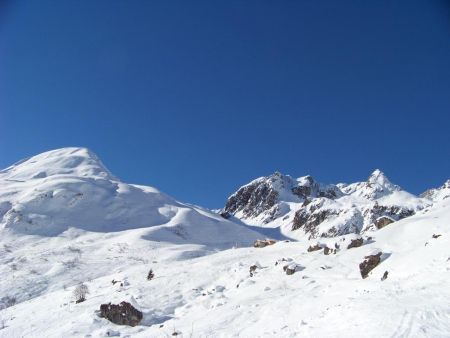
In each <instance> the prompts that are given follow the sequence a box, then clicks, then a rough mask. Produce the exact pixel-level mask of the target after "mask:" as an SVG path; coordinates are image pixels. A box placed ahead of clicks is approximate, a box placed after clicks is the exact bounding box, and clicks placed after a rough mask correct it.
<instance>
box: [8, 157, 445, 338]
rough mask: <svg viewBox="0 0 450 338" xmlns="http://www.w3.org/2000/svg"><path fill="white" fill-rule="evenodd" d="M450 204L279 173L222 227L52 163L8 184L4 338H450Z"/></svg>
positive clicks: (434, 197)
mask: <svg viewBox="0 0 450 338" xmlns="http://www.w3.org/2000/svg"><path fill="white" fill-rule="evenodd" d="M449 191H450V189H449V182H448V181H447V182H446V183H445V184H444V185H443V186H442V187H440V188H437V189H432V190H429V191H427V192H426V193H424V194H423V195H422V196H421V197H417V196H414V195H412V194H409V193H407V192H406V191H404V190H402V189H401V188H400V187H398V186H396V185H394V184H392V183H391V182H390V181H389V180H388V179H387V178H386V176H385V175H384V174H383V173H382V172H380V171H378V170H377V171H375V172H374V173H373V174H372V175H370V177H369V178H368V180H367V181H366V182H359V183H353V184H336V185H324V184H321V183H318V182H317V181H316V180H315V179H313V178H312V177H311V176H305V177H301V178H298V179H293V178H291V177H290V176H286V175H282V174H280V173H275V174H274V175H271V176H269V177H263V178H260V179H257V180H255V181H252V182H251V183H249V184H248V185H245V186H244V187H242V188H240V189H239V191H238V192H236V193H235V194H233V195H232V196H231V197H230V199H229V200H228V203H227V206H226V208H225V210H226V211H223V212H222V215H223V216H220V215H218V214H217V213H213V212H211V211H209V210H207V209H204V208H201V207H197V206H192V205H189V204H185V203H181V202H178V201H176V200H175V199H173V198H171V197H169V196H167V195H165V194H163V193H161V192H159V191H158V190H157V189H155V188H151V187H144V186H138V185H132V184H126V183H124V182H121V181H120V180H119V179H118V178H117V177H115V176H113V175H112V174H111V173H110V172H109V171H108V170H107V169H106V167H105V166H104V165H103V164H102V163H101V161H100V160H99V159H98V158H97V156H95V155H94V154H93V153H92V152H91V151H89V150H87V149H85V148H64V149H58V150H54V151H50V152H46V153H43V154H40V155H37V156H34V157H32V158H29V159H26V160H23V161H20V162H19V163H16V164H14V165H12V166H11V167H9V168H6V169H5V170H2V171H0V274H1V276H2V278H1V279H0V337H2V338H3V337H5V338H16V337H33V338H34V337H39V338H40V337H46V338H47V337H55V338H56V337H58V338H59V337H90V338H96V337H111V336H120V337H138V338H139V337H168V336H178V337H297V336H301V337H387V336H389V337H448V333H449V332H450V324H449V323H450V309H449V307H448V299H449V297H450V289H449V288H447V287H446V285H447V281H448V274H449V271H450V257H449V256H450V252H449V250H448V248H449V247H450V222H449V221H450V199H449V198H447V197H448V196H450V194H449ZM224 217H228V219H225V218H224ZM392 221H395V222H392ZM245 223H247V224H245ZM251 229H253V230H254V229H256V230H257V232H255V231H253V230H251ZM278 230H281V232H282V234H284V235H285V236H287V237H291V238H294V239H295V238H297V240H291V241H285V240H281V238H284V237H283V236H279V237H278V239H279V240H278V241H277V242H275V243H273V242H270V244H271V245H268V246H266V247H264V248H256V247H252V245H251V244H252V243H253V241H254V240H256V239H263V238H264V235H263V234H262V233H264V234H269V235H270V234H273V235H275V237H276V235H277V231H278ZM278 235H279V234H278ZM322 235H323V236H322ZM310 237H311V239H309V238H310ZM368 267H369V268H370V269H368ZM150 269H151V271H152V273H151V274H150V273H149V270H150ZM366 269H367V270H370V271H366ZM363 271H364V272H363ZM366 272H367V274H366ZM149 276H151V277H149ZM80 283H84V284H83V287H84V288H85V290H87V291H89V293H88V294H87V295H86V299H85V300H84V301H81V302H78V303H77V302H76V301H75V300H76V298H75V296H74V291H75V290H76V289H77V288H78V286H79V285H80ZM124 301H125V302H128V303H129V304H131V306H133V307H134V308H135V309H137V310H138V311H140V313H141V314H142V318H141V319H140V321H139V322H138V325H136V326H134V327H131V326H126V325H116V324H113V323H112V322H111V321H109V320H107V319H105V318H103V317H101V313H102V312H101V310H100V309H101V308H102V304H103V305H104V306H103V309H104V308H105V306H106V307H108V306H109V305H108V304H109V303H112V304H119V303H121V302H124ZM120 316H125V315H124V314H123V313H121V314H120Z"/></svg>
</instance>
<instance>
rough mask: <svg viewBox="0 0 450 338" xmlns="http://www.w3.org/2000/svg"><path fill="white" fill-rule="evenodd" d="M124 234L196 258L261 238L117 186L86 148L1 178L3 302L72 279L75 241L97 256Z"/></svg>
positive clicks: (44, 158)
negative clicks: (25, 266) (25, 265)
mask: <svg viewBox="0 0 450 338" xmlns="http://www.w3.org/2000/svg"><path fill="white" fill-rule="evenodd" d="M125 234H126V237H127V238H128V237H132V238H134V241H136V242H137V243H140V244H139V246H142V247H147V246H150V242H165V243H168V244H171V245H174V244H178V245H188V246H190V249H189V250H192V251H194V252H195V251H198V254H206V253H208V252H211V251H212V250H215V249H223V248H230V247H232V246H235V245H244V246H245V245H251V244H252V243H253V241H254V240H255V239H256V238H258V237H260V235H259V234H258V233H256V232H254V231H251V230H249V229H247V228H245V227H243V226H240V225H237V224H235V223H232V222H230V221H227V220H225V219H223V218H222V217H220V216H218V215H217V214H214V213H212V212H209V211H207V210H205V209H201V208H198V207H193V206H190V205H187V204H183V203H180V202H177V201H175V200H174V199H173V198H171V197H169V196H167V195H165V194H163V193H161V192H159V191H158V190H156V189H154V188H151V187H145V186H137V185H130V184H126V183H123V182H120V181H119V180H118V179H117V178H115V177H114V176H113V175H111V173H110V172H109V171H108V170H107V169H106V168H105V167H104V165H103V164H102V163H101V162H100V161H99V159H98V158H97V157H96V156H95V155H94V154H93V153H92V152H91V151H89V150H87V149H84V148H64V149H58V150H54V151H49V152H46V153H43V154H40V155H37V156H34V157H32V158H30V159H27V160H23V161H20V162H19V163H16V164H15V165H13V166H11V167H9V168H7V169H5V170H2V171H1V172H0V252H2V254H1V256H0V262H1V263H2V266H1V268H2V270H3V273H4V274H3V276H7V277H6V278H3V280H2V281H1V282H0V295H4V297H12V298H15V299H16V301H17V302H19V301H24V300H26V299H29V298H32V297H36V296H37V295H39V294H42V293H44V292H46V291H48V290H49V288H51V287H54V286H55V285H54V284H55V281H54V280H53V279H52V278H53V276H54V275H55V274H56V275H64V276H65V277H64V278H63V280H66V279H67V278H71V276H72V274H73V271H71V269H69V268H68V266H70V265H72V264H73V260H74V259H78V258H77V257H78V256H79V253H80V251H79V248H77V247H76V244H75V243H77V241H80V242H82V243H84V244H85V245H87V246H88V247H90V246H91V245H92V246H93V247H96V246H97V247H98V248H99V250H101V247H102V246H103V245H105V243H106V242H107V241H106V240H105V239H106V238H119V239H117V241H118V242H122V240H120V238H122V236H125ZM86 238H88V239H86ZM90 242H92V244H89V243H90ZM133 245H134V244H133ZM193 246H194V247H193ZM2 250H3V251H2ZM108 250H109V249H108ZM11 252H12V253H13V254H10V253H11ZM112 252H114V250H112ZM18 253H20V254H19V257H18V256H17V254H18ZM30 253H33V254H30ZM10 256H11V257H10ZM49 257H51V259H50V258H49ZM22 261H27V262H29V263H33V264H32V265H33V268H32V269H31V268H30V269H31V270H32V271H31V272H30V271H27V270H22V269H20V266H21V262H22ZM94 266H95V265H94ZM101 271H103V270H101V269H100V270H95V271H93V273H94V275H99V273H100V275H101V273H102V272H101ZM30 274H31V275H30ZM72 277H73V276H72ZM30 283H33V284H34V285H33V286H32V287H31V288H30ZM11 285H14V289H12V290H10V288H11ZM59 286H61V285H59ZM28 290H30V291H28ZM1 299H2V297H0V303H1V302H2V301H1ZM3 303H5V301H4V302H3ZM0 306H1V304H0Z"/></svg>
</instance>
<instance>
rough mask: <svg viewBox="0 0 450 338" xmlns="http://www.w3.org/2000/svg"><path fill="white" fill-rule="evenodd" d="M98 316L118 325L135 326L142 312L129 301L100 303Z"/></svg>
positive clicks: (140, 318)
mask: <svg viewBox="0 0 450 338" xmlns="http://www.w3.org/2000/svg"><path fill="white" fill-rule="evenodd" d="M100 316H101V317H103V318H106V319H108V320H109V321H110V322H113V323H114V324H118V325H129V326H136V325H138V324H139V323H140V321H141V320H142V317H143V315H142V312H141V311H139V310H137V309H136V308H135V307H133V306H132V305H131V304H130V303H127V302H122V303H120V304H118V305H116V304H111V303H109V304H102V305H100Z"/></svg>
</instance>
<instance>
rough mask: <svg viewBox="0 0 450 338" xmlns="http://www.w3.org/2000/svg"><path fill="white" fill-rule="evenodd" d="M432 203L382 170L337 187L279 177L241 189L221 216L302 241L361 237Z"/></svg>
mask: <svg viewBox="0 0 450 338" xmlns="http://www.w3.org/2000/svg"><path fill="white" fill-rule="evenodd" d="M431 203H432V202H431V201H430V200H429V199H425V198H420V197H417V196H414V195H412V194H410V193H408V192H406V191H404V190H403V189H401V188H400V187H399V186H397V185H395V184H393V183H391V182H390V181H389V179H388V178H387V177H386V175H384V173H382V172H381V171H380V170H375V171H374V172H373V173H372V174H371V175H370V176H369V178H368V179H367V181H365V182H357V183H353V184H343V183H340V184H337V185H332V184H330V185H324V184H321V183H319V182H317V181H316V180H315V179H314V178H312V177H311V176H305V177H300V178H298V179H293V178H291V177H290V176H288V175H282V174H280V173H275V174H273V175H271V176H268V177H261V178H258V179H256V180H254V181H252V182H250V183H249V184H247V185H245V186H243V187H241V188H240V189H239V190H238V191H237V192H236V193H234V194H233V195H232V196H230V198H229V199H228V201H227V204H226V206H225V208H224V210H223V212H222V214H223V215H224V216H225V217H228V216H234V217H235V218H238V219H239V220H241V221H243V222H244V223H246V224H249V225H254V226H262V227H270V228H279V229H280V231H281V233H282V234H284V235H285V236H288V237H291V238H297V239H299V238H303V237H305V236H306V237H308V238H318V237H333V236H338V235H343V234H349V233H363V232H365V231H367V230H368V229H374V228H381V227H383V226H384V225H386V224H388V223H390V222H393V221H397V220H399V219H402V218H405V217H408V216H411V215H413V214H415V213H416V212H417V211H419V210H422V209H424V208H425V207H427V206H429V205H431Z"/></svg>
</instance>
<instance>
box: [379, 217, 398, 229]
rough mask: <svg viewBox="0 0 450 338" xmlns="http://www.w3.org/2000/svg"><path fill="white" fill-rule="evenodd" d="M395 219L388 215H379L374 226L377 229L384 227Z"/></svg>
mask: <svg viewBox="0 0 450 338" xmlns="http://www.w3.org/2000/svg"><path fill="white" fill-rule="evenodd" d="M394 222H395V221H394V220H393V219H392V218H390V217H388V216H381V217H379V218H377V220H376V221H375V226H376V227H377V229H381V228H384V227H385V226H386V225H388V224H391V223H394Z"/></svg>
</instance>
